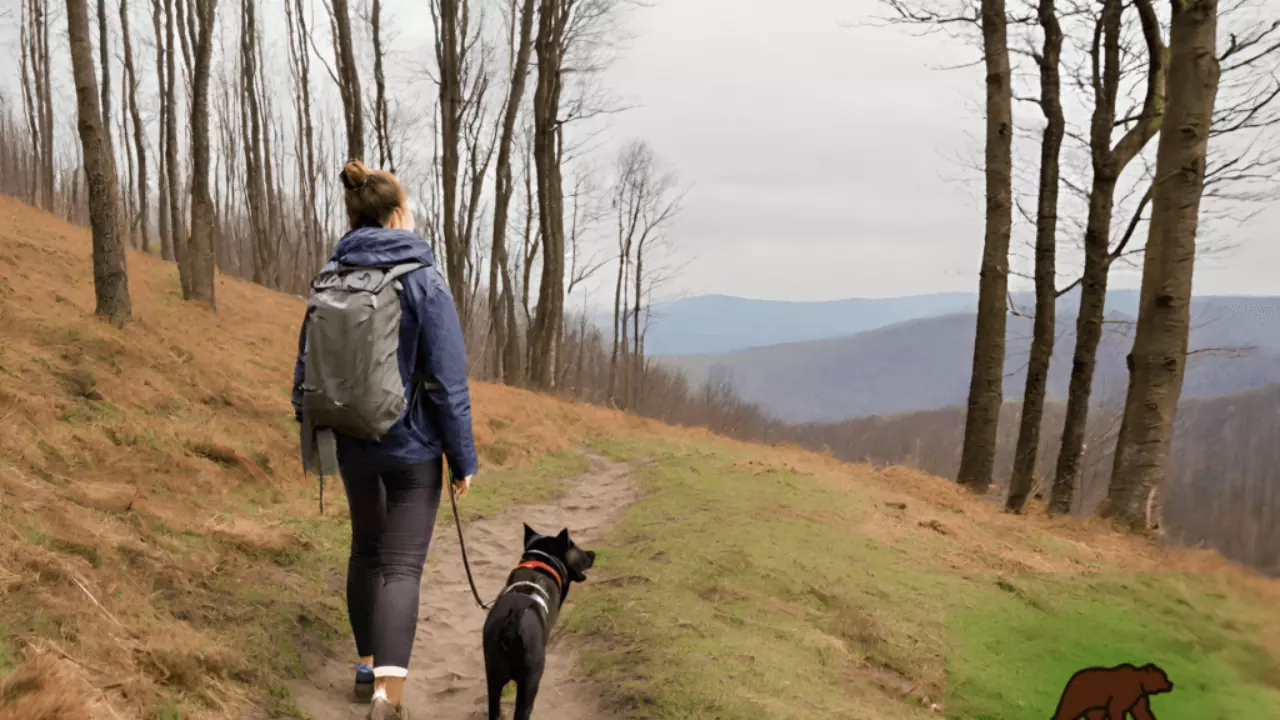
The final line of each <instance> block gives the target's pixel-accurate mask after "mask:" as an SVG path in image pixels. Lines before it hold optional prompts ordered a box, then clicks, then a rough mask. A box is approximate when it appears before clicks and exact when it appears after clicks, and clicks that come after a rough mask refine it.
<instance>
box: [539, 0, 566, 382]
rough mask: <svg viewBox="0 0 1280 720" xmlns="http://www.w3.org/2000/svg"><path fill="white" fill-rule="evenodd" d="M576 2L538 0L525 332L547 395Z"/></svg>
mask: <svg viewBox="0 0 1280 720" xmlns="http://www.w3.org/2000/svg"><path fill="white" fill-rule="evenodd" d="M573 3H574V0H541V7H540V11H539V15H538V34H537V37H536V39H535V41H534V48H535V51H536V53H537V57H538V83H537V87H536V89H535V90H534V94H533V126H534V131H533V159H534V164H535V166H536V167H537V171H538V172H537V175H538V225H539V228H538V229H539V233H540V234H541V237H542V248H543V253H542V280H541V282H540V283H539V286H538V312H537V315H536V316H535V317H534V320H533V327H532V328H530V331H529V345H530V351H529V356H530V357H529V380H530V382H532V383H533V385H534V387H537V388H540V389H543V390H549V389H551V387H552V385H553V384H554V383H553V380H554V378H555V368H556V357H555V347H556V337H557V335H558V334H559V329H560V324H561V323H562V322H564V259H565V254H564V189H563V186H562V181H561V172H560V171H561V168H560V138H561V135H560V133H559V132H558V130H559V128H560V123H559V120H560V118H559V111H560V94H561V90H562V88H563V70H564V68H563V65H562V63H563V62H564V41H565V33H566V31H567V29H568V26H569V20H570V18H571V17H572V12H573Z"/></svg>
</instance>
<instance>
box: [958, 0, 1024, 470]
mask: <svg viewBox="0 0 1280 720" xmlns="http://www.w3.org/2000/svg"><path fill="white" fill-rule="evenodd" d="M981 17H982V47H983V57H984V62H985V65H986V72H987V101H986V108H987V135H986V145H987V149H986V184H987V190H986V194H987V213H986V224H987V229H986V239H985V241H984V245H983V251H982V271H981V280H980V282H979V285H978V320H977V330H976V335H975V338H974V349H973V375H972V378H971V380H970V384H969V405H968V414H967V415H966V417H965V428H964V450H963V452H962V453H961V455H960V472H959V474H958V475H957V480H958V481H959V482H960V484H962V485H964V486H966V487H968V488H969V489H970V490H973V491H975V492H986V489H987V486H988V485H990V484H991V477H992V472H993V470H994V467H995V447H996V436H997V432H998V431H999V423H1000V406H1001V405H1002V404H1003V400H1004V341H1005V319H1006V316H1005V297H1006V295H1007V294H1008V288H1009V238H1010V235H1011V234H1012V228H1013V86H1012V72H1011V70H1010V65H1009V45H1008V30H1007V24H1008V18H1007V16H1006V14H1005V3H1004V0H982V9H981Z"/></svg>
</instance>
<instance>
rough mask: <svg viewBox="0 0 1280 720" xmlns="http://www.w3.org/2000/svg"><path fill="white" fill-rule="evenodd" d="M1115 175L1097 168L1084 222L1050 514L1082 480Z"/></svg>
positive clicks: (1060, 509) (1066, 509)
mask: <svg viewBox="0 0 1280 720" xmlns="http://www.w3.org/2000/svg"><path fill="white" fill-rule="evenodd" d="M1115 187H1116V181H1115V180H1114V179H1111V178H1109V177H1107V176H1104V175H1101V174H1098V173H1096V172H1095V175H1094V182H1093V189H1092V191H1091V193H1090V203H1089V216H1088V220H1087V221H1086V225H1085V241H1084V244H1085V257H1084V274H1083V277H1082V279H1081V282H1080V309H1079V314H1078V315H1077V316H1076V345H1075V351H1074V355H1073V358H1072V362H1071V383H1070V385H1069V386H1068V389H1067V409H1066V415H1065V417H1064V419H1063V425H1062V446H1061V448H1060V449H1059V450H1058V460H1057V467H1056V469H1055V470H1054V475H1053V487H1052V489H1051V491H1050V496H1049V506H1048V510H1049V512H1050V513H1051V514H1055V515H1065V514H1068V513H1070V512H1071V508H1072V505H1073V504H1074V502H1075V488H1076V486H1077V485H1078V484H1079V480H1080V463H1081V459H1082V458H1083V456H1084V440H1085V430H1086V429H1087V426H1088V423H1089V402H1090V400H1091V398H1092V397H1093V374H1094V370H1095V369H1096V368H1097V364H1098V346H1099V344H1101V342H1102V329H1103V321H1104V320H1105V319H1106V303H1107V283H1108V280H1109V275H1108V271H1109V270H1110V267H1111V259H1110V256H1109V255H1108V254H1107V240H1108V238H1109V236H1110V232H1111V217H1112V210H1113V205H1112V203H1113V202H1114V198H1115Z"/></svg>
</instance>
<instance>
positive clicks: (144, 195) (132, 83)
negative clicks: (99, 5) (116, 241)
mask: <svg viewBox="0 0 1280 720" xmlns="http://www.w3.org/2000/svg"><path fill="white" fill-rule="evenodd" d="M120 40H121V43H122V45H123V46H124V82H125V87H126V92H125V93H124V102H125V104H126V105H127V106H128V108H129V120H130V122H131V123H132V125H133V154H134V157H136V158H137V159H136V162H137V176H136V180H137V183H136V185H137V188H136V192H137V195H138V199H137V203H138V206H137V207H138V211H137V214H136V216H135V218H134V225H135V227H134V231H135V232H137V231H141V234H142V249H144V250H146V249H149V246H150V245H151V231H150V220H149V218H150V208H149V207H148V198H149V197H150V194H151V193H150V191H149V189H148V186H147V145H146V141H145V140H144V139H143V138H144V133H145V130H144V128H143V125H142V111H141V110H140V109H139V107H138V77H137V72H136V70H135V69H134V65H133V40H132V38H131V37H130V35H129V2H128V0H120ZM130 166H131V167H132V163H130ZM138 226H140V227H138Z"/></svg>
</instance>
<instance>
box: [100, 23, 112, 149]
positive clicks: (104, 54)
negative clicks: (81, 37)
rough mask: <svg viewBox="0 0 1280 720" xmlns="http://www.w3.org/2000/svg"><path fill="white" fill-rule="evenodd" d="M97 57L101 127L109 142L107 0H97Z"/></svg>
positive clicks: (109, 64) (109, 51) (109, 74)
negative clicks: (105, 131) (99, 67)
mask: <svg viewBox="0 0 1280 720" xmlns="http://www.w3.org/2000/svg"><path fill="white" fill-rule="evenodd" d="M98 57H99V59H100V61H101V63H102V127H103V128H104V129H107V130H108V132H107V142H108V143H109V142H111V134H110V132H109V129H110V128H111V62H110V60H111V46H110V44H109V43H108V42H107V0H98Z"/></svg>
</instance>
